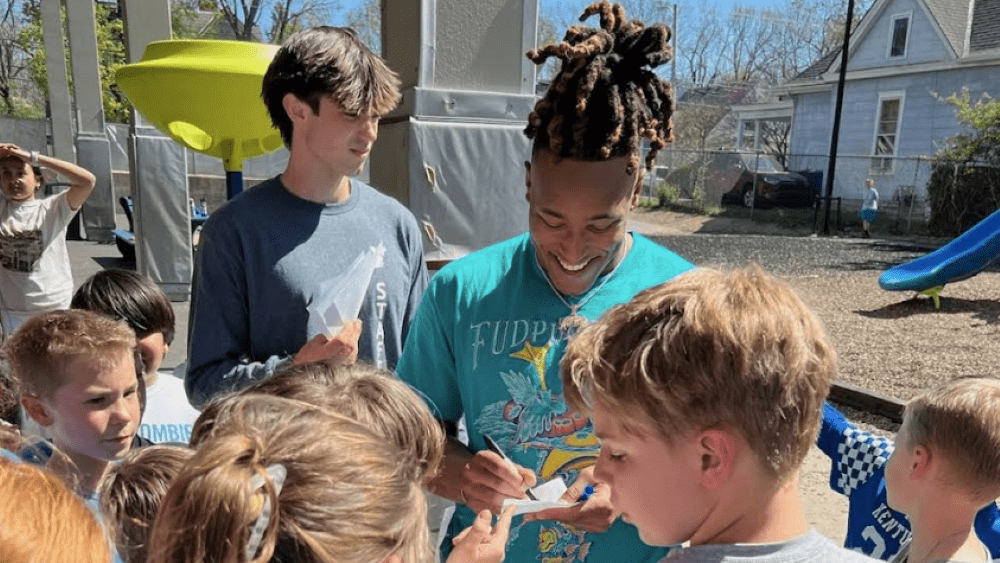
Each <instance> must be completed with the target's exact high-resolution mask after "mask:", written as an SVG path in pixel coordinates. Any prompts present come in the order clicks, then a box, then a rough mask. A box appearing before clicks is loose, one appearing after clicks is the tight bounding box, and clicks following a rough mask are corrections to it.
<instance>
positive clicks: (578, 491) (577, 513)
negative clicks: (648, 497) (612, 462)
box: [524, 466, 619, 532]
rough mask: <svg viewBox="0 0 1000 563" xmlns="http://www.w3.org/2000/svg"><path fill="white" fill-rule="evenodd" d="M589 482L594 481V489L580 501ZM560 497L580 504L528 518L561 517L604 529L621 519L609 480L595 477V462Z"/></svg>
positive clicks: (592, 528)
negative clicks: (614, 503)
mask: <svg viewBox="0 0 1000 563" xmlns="http://www.w3.org/2000/svg"><path fill="white" fill-rule="evenodd" d="M587 485H590V486H591V487H592V488H593V490H594V492H593V493H592V494H591V495H590V497H589V498H587V499H586V500H584V501H581V502H578V501H579V500H580V495H582V494H583V491H584V489H585V488H586V487H587ZM559 500H561V501H563V502H572V503H577V504H574V505H573V506H568V507H566V508H549V509H547V510H539V511H538V512H534V513H531V514H525V515H524V521H525V522H531V521H533V520H559V521H560V522H562V523H564V524H569V525H570V526H575V527H577V528H581V529H583V530H586V531H588V532H603V531H605V530H607V529H608V528H610V527H611V524H613V523H614V521H615V520H616V519H618V515H619V512H618V510H616V509H615V507H614V506H613V505H612V504H611V487H609V486H608V485H607V483H601V482H599V481H595V480H594V466H590V467H588V468H586V469H584V470H583V471H581V472H580V476H579V477H578V478H577V479H576V481H575V482H574V483H573V486H571V487H570V488H568V489H566V492H565V493H563V494H562V496H561V497H559Z"/></svg>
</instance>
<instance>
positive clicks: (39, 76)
mask: <svg viewBox="0 0 1000 563" xmlns="http://www.w3.org/2000/svg"><path fill="white" fill-rule="evenodd" d="M24 9H25V15H26V17H27V25H25V27H24V28H23V29H22V30H21V31H20V33H19V34H18V44H19V45H20V46H21V48H22V49H24V51H25V52H26V53H30V54H31V55H30V59H29V61H28V68H29V71H30V74H31V77H32V79H33V80H34V82H35V84H36V85H37V86H38V89H39V90H40V91H41V93H42V96H43V98H45V99H48V97H49V78H48V71H47V69H46V67H45V43H44V41H43V39H42V18H41V12H40V10H39V5H38V0H28V1H26V2H25V3H24ZM95 10H96V17H97V52H98V65H99V67H100V76H101V88H102V89H103V93H102V98H103V105H104V119H105V120H106V121H108V122H112V123H126V122H127V121H128V112H129V108H130V107H131V106H130V105H129V103H128V101H127V100H126V98H125V96H124V94H122V92H121V90H120V89H119V88H118V85H117V84H116V83H115V72H116V71H117V70H118V67H120V66H122V65H124V64H125V33H124V26H123V24H122V18H121V12H119V11H118V9H117V8H115V7H112V6H109V5H107V4H103V3H97V4H95ZM62 19H63V24H64V25H65V21H66V13H65V10H63V11H62ZM63 49H64V51H65V57H66V59H67V60H70V52H69V41H68V38H64V41H63ZM70 74H72V73H70ZM68 79H69V81H70V86H72V80H73V78H72V76H71V75H70V76H69V77H68Z"/></svg>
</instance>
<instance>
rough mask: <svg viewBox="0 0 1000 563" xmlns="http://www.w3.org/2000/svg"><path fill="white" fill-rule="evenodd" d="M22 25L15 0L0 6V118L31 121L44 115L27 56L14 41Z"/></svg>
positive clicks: (21, 11) (8, 0) (22, 15)
mask: <svg viewBox="0 0 1000 563" xmlns="http://www.w3.org/2000/svg"><path fill="white" fill-rule="evenodd" d="M24 25H25V18H24V12H23V10H22V9H21V6H20V2H18V0H6V1H5V2H0V114H3V115H11V116H14V117H28V118H34V117H40V116H43V115H45V112H44V111H43V110H42V104H41V102H40V96H38V94H37V89H36V88H34V82H32V80H31V74H30V71H29V66H28V65H29V57H28V53H27V52H25V50H24V49H23V48H21V45H20V43H18V40H17V39H18V35H19V34H20V32H21V29H22V28H23V27H24Z"/></svg>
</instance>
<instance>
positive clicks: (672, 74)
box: [670, 2, 677, 87]
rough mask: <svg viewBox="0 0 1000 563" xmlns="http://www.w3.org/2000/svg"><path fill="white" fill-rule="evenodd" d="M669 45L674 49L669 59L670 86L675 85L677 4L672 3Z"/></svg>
mask: <svg viewBox="0 0 1000 563" xmlns="http://www.w3.org/2000/svg"><path fill="white" fill-rule="evenodd" d="M670 44H671V45H672V46H673V48H674V56H673V57H671V58H670V84H671V85H674V84H676V83H677V3H676V2H674V23H673V25H672V26H671V27H670ZM675 87H676V86H675Z"/></svg>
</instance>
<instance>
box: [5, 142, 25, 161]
mask: <svg viewBox="0 0 1000 563" xmlns="http://www.w3.org/2000/svg"><path fill="white" fill-rule="evenodd" d="M8 156H13V157H17V158H19V159H21V160H22V161H24V162H28V161H29V160H31V153H29V152H28V151H26V150H23V149H22V148H21V147H19V146H17V145H15V144H14V143H0V158H6V157H8Z"/></svg>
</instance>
